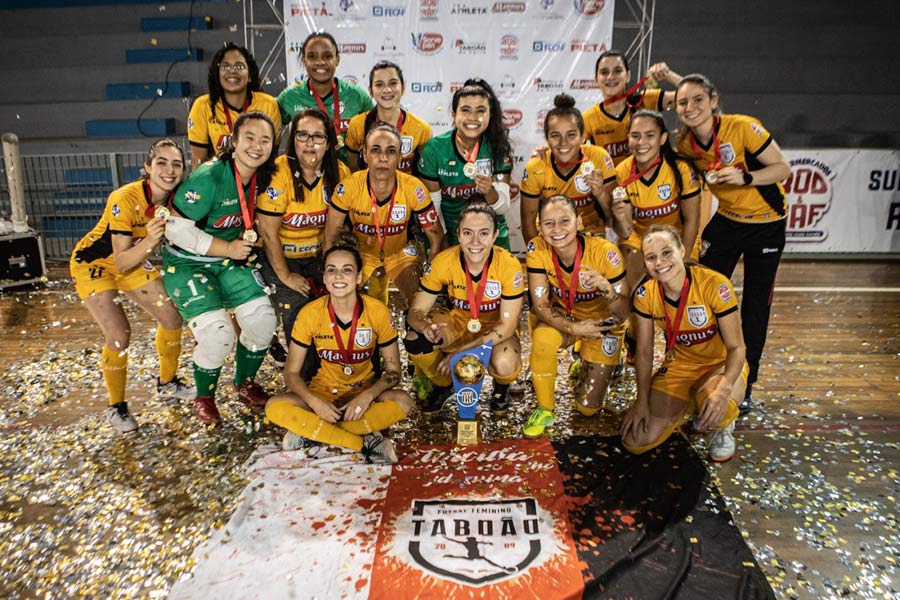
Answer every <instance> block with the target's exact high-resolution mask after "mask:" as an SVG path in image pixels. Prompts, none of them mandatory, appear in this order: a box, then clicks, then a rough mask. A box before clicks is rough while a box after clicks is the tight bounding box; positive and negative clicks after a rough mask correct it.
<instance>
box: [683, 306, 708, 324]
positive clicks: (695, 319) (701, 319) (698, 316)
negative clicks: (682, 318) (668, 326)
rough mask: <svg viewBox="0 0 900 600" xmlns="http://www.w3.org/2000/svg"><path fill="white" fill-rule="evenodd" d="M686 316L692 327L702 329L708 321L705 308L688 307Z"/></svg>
mask: <svg viewBox="0 0 900 600" xmlns="http://www.w3.org/2000/svg"><path fill="white" fill-rule="evenodd" d="M687 316H688V321H689V322H690V324H691V325H693V326H694V327H703V326H704V325H706V322H707V321H709V317H708V316H707V314H706V307H705V306H688V307H687Z"/></svg>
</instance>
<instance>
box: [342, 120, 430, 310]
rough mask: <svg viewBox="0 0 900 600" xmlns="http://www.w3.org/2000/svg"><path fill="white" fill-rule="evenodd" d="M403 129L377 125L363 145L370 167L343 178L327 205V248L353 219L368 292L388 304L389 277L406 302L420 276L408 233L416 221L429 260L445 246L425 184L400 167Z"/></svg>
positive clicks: (412, 293) (381, 124) (352, 226)
mask: <svg viewBox="0 0 900 600" xmlns="http://www.w3.org/2000/svg"><path fill="white" fill-rule="evenodd" d="M401 146H402V142H401V138H400V133H399V132H398V131H397V130H396V129H395V128H394V126H393V125H388V124H387V123H379V124H377V125H375V126H374V127H372V128H371V129H370V130H369V133H368V134H367V135H366V140H365V146H364V149H363V152H364V155H365V158H366V164H367V165H369V167H368V168H367V169H364V170H362V171H357V172H356V173H354V174H353V175H351V176H350V177H348V178H347V179H344V180H343V181H341V183H340V184H339V185H338V187H337V191H336V192H335V194H334V198H333V199H332V201H331V206H330V207H329V209H328V218H327V219H326V222H325V249H326V250H327V249H328V248H330V247H332V246H334V245H336V244H337V243H338V238H339V236H340V231H341V229H342V228H343V227H344V222H345V221H348V220H349V222H350V226H351V228H352V229H353V233H354V235H355V236H356V239H357V241H358V244H359V249H360V253H361V254H362V257H363V268H362V281H363V283H365V282H366V281H369V295H371V296H374V297H376V298H378V299H379V300H381V301H382V302H384V303H385V304H387V300H388V287H387V283H388V281H393V282H394V283H395V284H396V285H397V288H398V289H399V290H400V293H401V294H402V295H403V297H404V298H406V301H407V303H408V302H409V301H410V300H412V297H413V295H414V294H415V293H416V289H417V288H418V286H419V278H420V277H421V276H422V262H423V261H422V257H421V256H420V254H419V250H418V248H417V246H416V245H415V243H413V240H412V239H411V234H410V225H411V224H412V223H413V222H417V223H418V224H419V225H420V226H421V228H422V230H423V231H424V232H425V235H426V236H427V237H428V241H429V242H430V247H431V250H430V256H429V260H431V259H433V258H434V256H436V255H437V253H438V252H439V251H440V249H441V244H442V243H443V241H444V232H443V230H442V229H441V224H440V221H439V219H438V216H437V212H436V210H435V208H434V205H433V204H432V203H431V198H430V196H429V195H428V192H427V191H426V189H425V185H424V184H423V183H422V182H421V181H419V179H417V178H416V177H413V176H412V175H407V174H406V173H403V172H401V171H399V170H398V166H399V164H400V156H401V154H402V152H401Z"/></svg>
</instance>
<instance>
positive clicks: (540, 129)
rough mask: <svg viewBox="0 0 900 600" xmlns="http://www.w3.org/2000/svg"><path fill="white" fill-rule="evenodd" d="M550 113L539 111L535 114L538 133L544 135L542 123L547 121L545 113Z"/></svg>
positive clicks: (545, 110) (547, 110) (546, 110)
mask: <svg viewBox="0 0 900 600" xmlns="http://www.w3.org/2000/svg"><path fill="white" fill-rule="evenodd" d="M548 112H550V110H549V109H546V108H544V109H541V110H539V111H538V114H537V129H536V131H537V132H538V133H544V121H545V120H546V119H547V113H548Z"/></svg>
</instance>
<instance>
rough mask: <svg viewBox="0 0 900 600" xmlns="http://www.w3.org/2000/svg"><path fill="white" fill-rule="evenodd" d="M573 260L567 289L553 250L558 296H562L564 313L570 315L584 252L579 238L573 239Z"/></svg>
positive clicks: (576, 292)
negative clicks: (574, 247)
mask: <svg viewBox="0 0 900 600" xmlns="http://www.w3.org/2000/svg"><path fill="white" fill-rule="evenodd" d="M575 246H576V249H575V262H573V263H572V274H571V275H569V289H566V286H565V284H563V271H562V268H561V267H560V265H559V256H558V255H557V254H556V250H553V270H554V271H556V282H557V284H558V285H559V292H560V296H561V297H562V301H563V306H564V307H565V309H566V314H567V315H569V316H571V315H572V310H573V309H574V308H575V296H576V295H577V294H578V274H579V272H580V269H581V257H582V256H583V254H584V248H583V247H582V246H581V240H580V239H578V238H576V239H575Z"/></svg>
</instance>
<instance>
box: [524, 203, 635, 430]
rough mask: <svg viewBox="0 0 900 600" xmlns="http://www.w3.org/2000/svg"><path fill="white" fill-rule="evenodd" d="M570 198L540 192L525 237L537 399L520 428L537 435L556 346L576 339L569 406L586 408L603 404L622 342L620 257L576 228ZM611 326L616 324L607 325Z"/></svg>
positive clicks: (549, 397)
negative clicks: (530, 232) (532, 229)
mask: <svg viewBox="0 0 900 600" xmlns="http://www.w3.org/2000/svg"><path fill="white" fill-rule="evenodd" d="M576 215H577V213H576V210H575V204H574V203H573V202H572V200H571V199H570V198H567V197H566V196H559V195H557V196H551V197H549V198H545V199H543V200H541V203H540V207H539V213H538V216H539V218H538V227H539V228H540V232H541V234H540V237H535V238H534V239H532V240H531V241H530V242H529V243H528V247H527V253H526V255H525V264H526V266H527V268H528V291H529V294H530V295H531V312H532V314H533V317H534V318H533V319H532V320H531V325H532V327H531V380H532V383H533V384H534V394H535V396H536V397H537V401H538V407H537V409H535V411H534V412H533V413H532V414H531V416H530V417H528V421H527V422H526V423H525V427H524V429H523V433H524V434H525V436H526V437H537V436H539V435H541V434H543V433H544V429H545V428H546V427H547V425H549V424H550V423H552V422H553V408H554V394H555V388H556V371H557V367H558V359H557V353H558V352H559V350H560V349H561V348H566V347H568V346H572V345H573V344H575V342H576V341H580V342H581V345H580V346H581V347H580V349H579V354H580V356H581V360H582V368H581V369H580V376H579V381H578V384H577V386H576V391H575V398H577V401H576V403H575V408H576V409H577V410H578V411H579V412H580V413H581V414H583V415H585V416H592V415H594V414H596V413H597V412H598V411H599V410H600V409H601V408H602V407H603V400H604V398H605V397H606V391H607V388H608V387H609V382H610V379H611V378H612V373H613V370H614V369H615V367H616V366H617V365H618V364H619V355H620V353H621V349H622V334H621V328H616V325H618V324H619V323H621V322H622V321H623V320H624V319H625V318H626V317H627V316H628V311H629V308H628V288H627V285H626V283H625V268H624V266H625V263H624V261H623V260H622V257H621V255H620V254H619V251H618V249H616V246H615V244H613V243H612V242H609V241H607V240H605V239H603V238H601V237H596V236H586V235H582V234H579V233H578V227H577V220H578V219H577V216H576ZM614 328H616V329H618V331H613V330H614Z"/></svg>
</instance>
